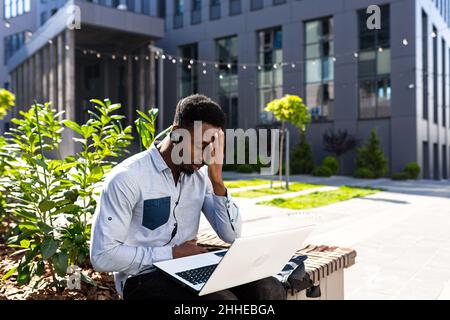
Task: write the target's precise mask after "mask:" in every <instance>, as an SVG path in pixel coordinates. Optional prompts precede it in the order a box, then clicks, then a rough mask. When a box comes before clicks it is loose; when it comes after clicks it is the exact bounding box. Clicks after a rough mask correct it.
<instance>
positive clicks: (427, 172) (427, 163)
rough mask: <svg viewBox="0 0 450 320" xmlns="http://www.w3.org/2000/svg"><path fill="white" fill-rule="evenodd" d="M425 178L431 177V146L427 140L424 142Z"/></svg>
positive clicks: (423, 162)
mask: <svg viewBox="0 0 450 320" xmlns="http://www.w3.org/2000/svg"><path fill="white" fill-rule="evenodd" d="M422 164H423V165H422V166H423V178H424V179H430V147H429V144H428V142H427V141H424V142H423V143H422Z"/></svg>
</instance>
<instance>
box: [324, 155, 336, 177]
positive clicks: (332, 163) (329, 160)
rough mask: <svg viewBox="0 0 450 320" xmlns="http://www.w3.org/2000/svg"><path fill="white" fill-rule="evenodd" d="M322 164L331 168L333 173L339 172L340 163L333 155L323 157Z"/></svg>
mask: <svg viewBox="0 0 450 320" xmlns="http://www.w3.org/2000/svg"><path fill="white" fill-rule="evenodd" d="M322 166H324V167H327V168H328V169H330V170H331V172H332V173H333V175H335V174H336V173H338V172H339V163H338V161H337V160H336V158H335V157H332V156H328V157H325V159H323V162H322Z"/></svg>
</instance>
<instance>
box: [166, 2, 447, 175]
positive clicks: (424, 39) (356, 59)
mask: <svg viewBox="0 0 450 320" xmlns="http://www.w3.org/2000/svg"><path fill="white" fill-rule="evenodd" d="M371 5H378V6H379V8H380V9H381V17H380V19H381V21H380V22H381V29H379V30H378V29H375V30H370V29H368V27H367V20H368V19H369V18H370V17H371V14H368V13H367V8H368V7H369V6H371ZM449 13H450V1H445V0H444V1H431V0H400V1H397V0H395V1H387V0H383V1H380V0H378V1H375V0H371V1H366V0H350V1H348V0H333V1H317V0H251V1H239V0H229V1H186V0H185V1H183V0H176V1H168V3H167V7H166V19H165V20H166V36H165V37H164V38H163V39H162V40H161V41H159V42H158V45H159V46H161V47H162V48H163V49H165V51H166V52H168V53H170V54H173V55H177V56H183V57H187V58H192V59H198V60H200V61H211V62H214V63H215V65H214V64H213V63H207V64H206V65H199V66H198V67H197V68H196V70H194V69H195V68H190V69H187V68H186V63H184V64H178V63H177V64H173V63H170V61H167V62H166V68H165V88H166V91H165V92H166V94H165V107H166V108H173V107H174V106H175V104H176V101H177V99H179V98H181V97H183V96H186V95H187V94H190V93H193V92H200V93H204V94H207V95H210V96H212V97H214V98H215V99H217V100H218V101H220V103H221V104H222V106H223V107H224V109H225V110H226V111H227V113H228V123H229V125H230V126H231V127H241V128H252V127H261V126H271V125H273V119H271V118H270V116H269V115H267V114H266V113H265V112H264V111H263V109H264V107H265V106H266V104H267V102H269V101H270V100H272V99H274V98H277V97H281V96H282V95H284V94H296V95H299V96H300V97H302V98H303V99H304V101H305V102H306V104H307V105H308V106H309V107H310V109H311V112H312V115H313V122H312V124H311V126H310V127H309V128H308V130H307V137H308V140H309V142H310V143H311V146H312V148H313V152H314V158H315V161H316V162H317V163H319V162H320V161H321V160H322V159H323V157H324V156H326V155H327V153H326V152H325V151H324V145H323V134H324V133H325V132H327V131H328V130H330V129H334V130H339V129H341V130H347V131H348V132H349V133H350V134H353V135H354V136H356V137H357V139H358V140H360V141H363V140H365V139H367V138H368V137H369V135H370V132H371V130H372V129H373V128H376V129H377V131H378V134H379V136H380V139H381V142H382V146H383V149H384V152H385V155H386V156H387V157H388V159H389V169H390V172H391V173H393V172H398V171H401V170H402V169H403V168H404V166H405V165H406V164H407V163H409V162H413V161H416V162H418V163H419V164H420V165H421V166H422V168H423V172H422V173H423V177H424V178H433V179H448V173H449V160H448V159H449V155H450V148H449V147H450V146H449V138H450V124H449V118H448V113H449V112H448V111H447V110H448V104H449V102H448V99H449V92H448V89H449V85H448V81H449V78H448V76H449V73H450V69H449V68H450V67H449V51H450V33H449V24H448V22H449ZM422 26H423V27H422ZM424 48H425V49H424ZM424 51H425V52H424ZM424 63H425V64H424ZM229 64H231V68H228V67H229ZM227 66H228V67H227ZM424 85H425V88H424ZM175 92H176V94H174V93H175ZM424 94H425V96H424ZM167 113H169V114H170V113H171V112H170V111H167ZM291 132H292V134H293V135H294V136H297V135H298V132H297V130H295V128H291ZM293 140H294V143H295V139H293ZM291 147H293V145H292V146H291ZM355 155H356V154H355V152H350V153H348V154H346V155H345V159H344V161H343V162H344V168H343V169H344V172H345V173H346V174H351V173H352V171H353V170H354V167H355V164H354V161H355Z"/></svg>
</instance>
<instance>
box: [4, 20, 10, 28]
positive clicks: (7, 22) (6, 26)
mask: <svg viewBox="0 0 450 320" xmlns="http://www.w3.org/2000/svg"><path fill="white" fill-rule="evenodd" d="M5 28H6V29H9V28H11V23H9V21H5Z"/></svg>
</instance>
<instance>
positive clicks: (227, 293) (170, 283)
mask: <svg viewBox="0 0 450 320" xmlns="http://www.w3.org/2000/svg"><path fill="white" fill-rule="evenodd" d="M123 296H124V299H125V300H191V301H199V300H286V290H285V289H284V287H283V285H282V284H281V283H280V282H279V281H278V280H277V279H275V278H273V277H270V278H266V279H262V280H258V281H255V282H252V283H248V284H244V285H241V286H238V287H235V288H231V289H228V290H223V291H219V292H215V293H211V294H208V295H205V296H202V297H199V296H198V294H196V293H194V292H193V291H191V290H189V289H188V288H185V287H184V286H183V285H181V284H178V283H177V282H176V281H175V280H173V279H171V278H170V277H169V276H167V275H165V274H164V273H162V272H161V271H154V272H150V273H148V274H144V275H139V276H135V277H132V278H129V279H128V280H127V281H126V282H125V288H124V291H123Z"/></svg>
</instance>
